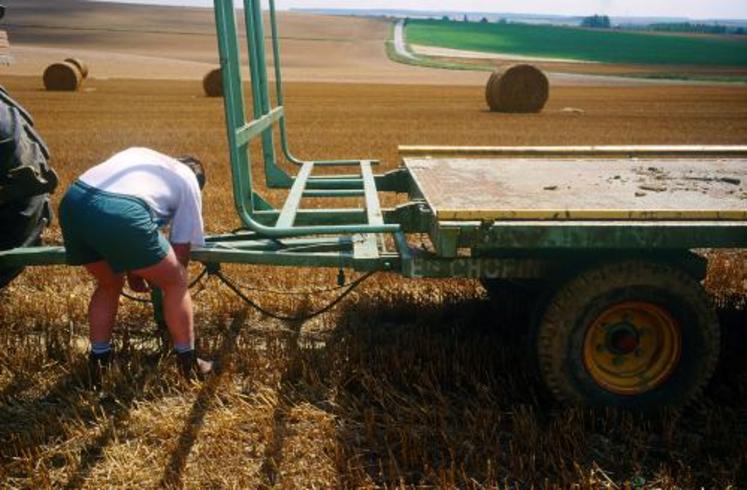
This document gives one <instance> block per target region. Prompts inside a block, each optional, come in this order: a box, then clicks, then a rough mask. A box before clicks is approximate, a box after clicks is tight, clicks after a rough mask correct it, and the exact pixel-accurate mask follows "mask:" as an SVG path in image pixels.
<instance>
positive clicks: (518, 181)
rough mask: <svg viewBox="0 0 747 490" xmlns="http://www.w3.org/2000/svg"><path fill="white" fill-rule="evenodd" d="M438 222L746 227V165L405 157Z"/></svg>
mask: <svg viewBox="0 0 747 490" xmlns="http://www.w3.org/2000/svg"><path fill="white" fill-rule="evenodd" d="M404 163H405V166H406V167H407V168H408V169H409V171H410V173H411V175H412V177H413V179H414V181H415V183H416V185H417V187H418V188H419V190H420V192H421V193H422V195H423V197H424V198H425V199H426V201H427V202H428V204H429V206H430V207H431V209H433V211H434V212H435V213H436V215H437V217H438V219H439V220H456V221H464V220H737V221H740V220H747V158H667V159H663V158H639V159H629V158H617V159H610V158H603V159H600V158H585V159H568V158H564V159H559V158H542V159H538V158H482V159H479V158H405V159H404Z"/></svg>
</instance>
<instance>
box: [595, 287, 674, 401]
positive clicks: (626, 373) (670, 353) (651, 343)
mask: <svg viewBox="0 0 747 490" xmlns="http://www.w3.org/2000/svg"><path fill="white" fill-rule="evenodd" d="M681 351H682V337H681V334H680V329H679V325H678V324H677V322H676V321H675V320H674V319H673V318H672V316H671V315H670V314H669V313H668V312H667V311H666V310H664V309H663V308H661V307H659V306H656V305H654V304H652V303H647V302H642V301H628V302H624V303H619V304H616V305H613V306H610V307H609V308H607V309H606V310H605V311H603V312H602V313H601V314H600V315H599V316H598V317H597V318H596V319H595V320H594V321H593V322H592V323H591V325H590V326H589V329H588V330H587V332H586V337H585V339H584V365H585V366H586V370H587V371H588V373H589V374H590V375H591V377H592V378H593V379H594V381H596V382H597V383H598V384H599V385H600V386H601V387H603V388H604V389H605V390H607V391H610V392H612V393H616V394H618V395H640V394H641V393H645V392H647V391H649V390H652V389H654V388H656V387H657V386H659V385H661V384H662V383H663V382H665V381H666V380H667V379H669V377H670V376H671V375H672V373H673V372H674V370H675V368H676V367H677V363H678V362H679V359H680V352H681Z"/></svg>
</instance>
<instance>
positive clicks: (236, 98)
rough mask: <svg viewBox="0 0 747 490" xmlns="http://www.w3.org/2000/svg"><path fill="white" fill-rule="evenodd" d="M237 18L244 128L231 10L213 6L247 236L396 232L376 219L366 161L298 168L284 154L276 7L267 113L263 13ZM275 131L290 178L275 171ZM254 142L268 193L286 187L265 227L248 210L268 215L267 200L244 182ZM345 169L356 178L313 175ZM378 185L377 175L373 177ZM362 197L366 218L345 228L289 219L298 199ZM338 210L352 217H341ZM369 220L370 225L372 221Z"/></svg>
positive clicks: (248, 4)
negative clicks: (241, 25)
mask: <svg viewBox="0 0 747 490" xmlns="http://www.w3.org/2000/svg"><path fill="white" fill-rule="evenodd" d="M243 12H244V19H245V24H246V38H247V49H248V57H249V72H250V75H251V77H250V78H251V87H252V113H253V120H252V121H250V122H247V120H246V110H245V104H244V92H243V83H242V79H241V63H240V49H239V38H238V35H237V31H236V11H235V9H234V5H233V2H232V0H215V21H216V27H217V33H218V48H219V51H220V60H221V70H222V74H223V94H224V106H225V113H226V127H227V131H228V145H229V153H230V160H231V172H232V180H233V190H234V201H235V207H236V211H237V212H238V215H239V217H240V219H241V220H242V222H243V223H244V225H245V226H246V228H247V229H249V230H251V231H254V232H257V233H260V234H261V235H263V236H267V237H292V236H304V235H335V234H351V233H366V234H376V233H394V232H397V231H399V230H400V227H399V225H397V224H395V223H385V222H384V221H383V219H381V210H380V206H379V200H378V196H377V186H376V176H374V174H373V172H372V171H371V166H372V164H373V162H372V161H371V160H328V161H302V160H299V159H297V158H295V157H294V156H293V155H292V154H291V152H290V150H289V147H288V137H287V131H286V126H285V111H284V107H283V105H282V104H283V101H284V97H283V86H282V78H281V76H282V75H281V71H280V48H279V37H278V31H277V24H276V17H275V3H274V1H270V16H271V22H270V25H271V26H272V49H273V54H274V62H275V77H276V84H275V89H276V99H277V101H278V104H279V105H278V106H277V107H273V106H272V102H271V97H270V88H269V82H268V77H267V60H266V57H265V48H266V46H265V36H264V27H263V23H262V11H261V7H260V1H259V0H245V1H244V10H243ZM276 125H277V126H279V132H280V136H281V147H282V150H283V153H284V155H285V156H286V158H287V159H288V160H289V161H291V162H292V163H294V164H296V165H299V166H300V169H299V171H298V174H297V175H296V176H295V177H290V176H289V175H288V174H287V173H286V172H285V171H284V170H283V169H282V168H281V167H280V165H278V161H277V153H276V151H275V141H274V136H273V131H274V128H275V126H276ZM255 138H260V139H261V141H262V155H263V159H264V170H265V176H266V180H267V185H268V186H269V187H281V188H282V187H287V188H290V194H289V196H288V199H287V200H286V202H285V205H284V206H283V208H282V210H281V211H280V214H279V215H278V218H277V221H276V222H275V223H274V225H273V226H268V225H267V224H264V223H262V222H260V220H259V219H257V216H256V213H257V211H258V209H256V207H255V204H256V203H257V200H260V202H261V203H262V204H263V206H262V207H263V208H264V209H262V210H263V211H272V209H267V206H266V205H265V204H266V201H264V200H263V199H261V196H258V195H257V193H256V192H255V191H254V189H253V186H252V181H251V164H252V162H251V157H250V154H249V151H248V148H249V145H250V143H251V142H252V141H253V140H254V139H255ZM325 166H350V167H359V169H360V174H358V175H352V176H337V175H335V176H313V175H312V173H313V171H314V169H315V168H317V167H325ZM379 178H380V179H381V180H385V179H384V176H379ZM352 196H363V197H365V202H366V211H367V212H366V214H365V215H364V216H365V217H366V218H367V219H365V220H361V221H360V222H355V223H350V224H341V225H333V224H324V223H321V224H320V223H315V222H314V220H313V216H314V215H313V213H312V214H311V218H312V219H310V220H309V221H308V224H303V225H300V224H297V223H296V216H297V214H298V211H299V209H300V205H301V200H302V199H303V198H304V197H307V198H309V197H352ZM344 211H355V210H354V209H353V210H350V209H348V210H344ZM372 218H373V219H372Z"/></svg>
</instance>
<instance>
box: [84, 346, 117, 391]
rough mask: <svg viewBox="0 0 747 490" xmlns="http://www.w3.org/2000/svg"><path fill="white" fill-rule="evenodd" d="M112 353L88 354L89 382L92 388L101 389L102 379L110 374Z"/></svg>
mask: <svg viewBox="0 0 747 490" xmlns="http://www.w3.org/2000/svg"><path fill="white" fill-rule="evenodd" d="M112 357H113V354H112V351H108V352H104V353H103V354H94V353H93V352H90V353H89V354H88V381H89V383H90V385H91V387H92V388H94V389H97V390H98V389H100V388H101V379H102V378H103V376H104V374H105V373H107V372H109V370H110V369H111V366H112Z"/></svg>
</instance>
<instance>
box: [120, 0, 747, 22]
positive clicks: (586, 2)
mask: <svg viewBox="0 0 747 490" xmlns="http://www.w3.org/2000/svg"><path fill="white" fill-rule="evenodd" d="M105 1H120V2H121V1H126V2H127V3H157V4H162V5H191V6H212V0H105ZM275 4H276V5H277V7H278V8H279V9H288V8H346V9H356V8H360V9H407V10H438V11H454V12H496V13H522V14H560V15H590V14H595V13H596V14H606V15H611V16H626V17H627V16H632V17H653V16H656V17H690V18H692V19H715V18H718V19H747V0H499V1H496V0H469V1H458V0H275Z"/></svg>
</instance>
